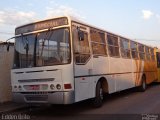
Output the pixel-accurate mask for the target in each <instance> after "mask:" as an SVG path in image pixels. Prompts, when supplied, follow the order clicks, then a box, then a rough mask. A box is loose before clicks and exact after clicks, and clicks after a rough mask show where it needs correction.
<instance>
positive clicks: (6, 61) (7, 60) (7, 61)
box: [0, 45, 14, 103]
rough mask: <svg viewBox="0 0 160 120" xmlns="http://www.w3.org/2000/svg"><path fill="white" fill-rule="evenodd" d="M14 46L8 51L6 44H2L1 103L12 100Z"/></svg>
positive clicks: (0, 58)
mask: <svg viewBox="0 0 160 120" xmlns="http://www.w3.org/2000/svg"><path fill="white" fill-rule="evenodd" d="M13 53H14V46H10V49H9V52H7V49H6V45H0V103H3V102H8V101H11V100H12V92H11V76H10V70H11V68H12V64H13Z"/></svg>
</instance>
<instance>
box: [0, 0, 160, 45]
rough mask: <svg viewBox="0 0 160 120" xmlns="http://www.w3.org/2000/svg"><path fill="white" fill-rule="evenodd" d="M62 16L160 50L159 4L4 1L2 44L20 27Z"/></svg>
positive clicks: (155, 0)
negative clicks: (68, 16) (75, 18)
mask: <svg viewBox="0 0 160 120" xmlns="http://www.w3.org/2000/svg"><path fill="white" fill-rule="evenodd" d="M61 15H71V16H74V17H77V18H78V19H80V20H81V21H84V22H86V23H88V24H91V25H94V26H97V27H99V28H102V29H105V30H107V31H110V32H113V33H116V34H119V35H122V36H125V37H127V38H130V39H132V40H136V41H138V42H141V43H144V44H147V45H150V46H157V47H160V0H99V1H93V0H2V1H1V2H0V41H5V40H6V39H8V38H10V37H12V36H14V31H15V28H16V27H17V26H20V25H23V24H26V23H30V22H34V21H37V20H43V19H48V18H53V17H57V16H61Z"/></svg>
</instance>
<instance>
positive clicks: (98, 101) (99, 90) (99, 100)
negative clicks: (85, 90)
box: [93, 81, 104, 108]
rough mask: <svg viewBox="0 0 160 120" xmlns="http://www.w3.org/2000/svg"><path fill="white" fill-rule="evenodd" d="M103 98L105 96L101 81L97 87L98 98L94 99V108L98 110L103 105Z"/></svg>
mask: <svg viewBox="0 0 160 120" xmlns="http://www.w3.org/2000/svg"><path fill="white" fill-rule="evenodd" d="M103 98H104V96H103V89H102V84H101V82H100V81H99V82H98V83H97V86H96V96H95V98H94V99H93V106H94V107H96V108H99V107H101V106H102V103H103Z"/></svg>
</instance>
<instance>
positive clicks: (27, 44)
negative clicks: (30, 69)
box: [21, 34, 29, 66]
mask: <svg viewBox="0 0 160 120" xmlns="http://www.w3.org/2000/svg"><path fill="white" fill-rule="evenodd" d="M21 37H22V42H23V45H24V46H23V47H24V49H25V50H26V66H28V51H29V41H28V38H27V36H26V37H25V40H24V37H23V34H21Z"/></svg>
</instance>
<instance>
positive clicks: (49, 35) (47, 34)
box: [40, 28, 52, 57]
mask: <svg viewBox="0 0 160 120" xmlns="http://www.w3.org/2000/svg"><path fill="white" fill-rule="evenodd" d="M50 31H51V29H50V28H49V29H48V31H47V32H46V36H45V37H44V39H43V41H42V50H41V53H40V57H42V55H43V50H44V46H45V42H46V40H47V39H49V38H50V37H51V35H52V32H51V34H49V32H50Z"/></svg>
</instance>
